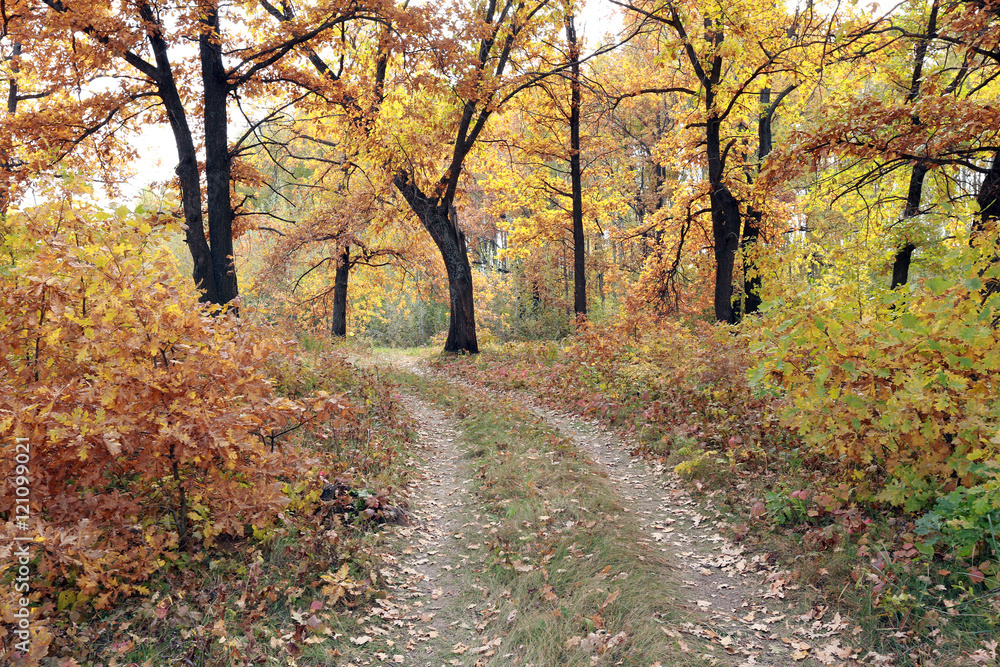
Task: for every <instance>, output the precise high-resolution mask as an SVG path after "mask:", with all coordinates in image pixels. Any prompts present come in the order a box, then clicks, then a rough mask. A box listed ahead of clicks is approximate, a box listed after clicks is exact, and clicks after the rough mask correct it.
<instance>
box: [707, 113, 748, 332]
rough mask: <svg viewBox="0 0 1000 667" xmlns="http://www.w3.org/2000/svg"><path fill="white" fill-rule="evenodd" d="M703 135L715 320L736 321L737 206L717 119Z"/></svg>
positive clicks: (739, 220) (738, 234)
mask: <svg viewBox="0 0 1000 667" xmlns="http://www.w3.org/2000/svg"><path fill="white" fill-rule="evenodd" d="M707 125H708V128H707V130H706V133H705V138H706V150H707V153H708V182H709V187H710V188H711V192H710V193H709V198H710V202H711V208H712V236H713V240H714V244H715V248H714V250H715V297H714V301H715V319H716V320H717V321H719V322H729V323H730V324H732V323H735V321H736V311H734V309H733V269H734V268H735V266H736V250H737V249H738V247H739V240H740V226H741V219H740V205H739V202H738V201H736V198H735V197H734V196H733V194H732V193H731V192H730V191H729V187H728V186H726V184H725V182H724V181H723V177H722V175H723V168H724V165H723V162H722V142H721V136H720V129H721V128H720V125H721V123H720V122H719V119H718V117H716V116H715V115H714V113H713V115H712V116H710V117H709V119H708V123H707Z"/></svg>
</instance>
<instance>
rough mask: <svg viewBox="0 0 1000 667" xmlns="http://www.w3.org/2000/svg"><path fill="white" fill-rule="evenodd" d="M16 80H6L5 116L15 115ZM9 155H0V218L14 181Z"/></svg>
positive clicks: (14, 52) (16, 53)
mask: <svg viewBox="0 0 1000 667" xmlns="http://www.w3.org/2000/svg"><path fill="white" fill-rule="evenodd" d="M21 48H22V47H21V44H20V43H19V42H15V43H14V47H13V49H12V51H11V55H10V59H11V60H12V61H13V62H12V63H11V66H10V71H11V74H17V73H18V70H19V68H18V65H17V57H18V56H20V55H21ZM17 102H18V97H17V79H16V78H14V77H13V76H12V77H11V78H10V79H8V83H7V115H8V116H13V115H14V114H16V113H17ZM11 157H12V156H11V155H9V154H7V153H6V152H4V153H3V154H0V169H2V170H3V182H2V184H0V216H4V217H5V216H6V215H7V208H8V207H9V206H10V188H11V183H12V182H13V180H14V178H13V177H14V174H13V173H12V171H13V165H12V164H11Z"/></svg>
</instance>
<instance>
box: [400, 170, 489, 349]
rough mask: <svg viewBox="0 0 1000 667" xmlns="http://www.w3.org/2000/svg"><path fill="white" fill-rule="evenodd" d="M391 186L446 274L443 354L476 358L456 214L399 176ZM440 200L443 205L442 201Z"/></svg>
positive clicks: (467, 270)
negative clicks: (447, 300)
mask: <svg viewBox="0 0 1000 667" xmlns="http://www.w3.org/2000/svg"><path fill="white" fill-rule="evenodd" d="M393 184H394V185H395V186H396V189H397V190H399V192H400V194H402V195H403V198H404V199H405V200H406V202H407V203H408V204H409V205H410V208H411V209H413V212H414V213H415V214H416V216H417V218H418V219H419V220H420V223H421V224H422V225H423V226H424V229H426V230H427V231H428V232H429V233H430V235H431V238H432V239H434V244H435V245H437V247H438V250H439V251H440V252H441V258H442V259H443V260H444V267H445V270H446V271H447V272H448V293H449V296H450V300H451V318H450V322H449V325H448V339H447V340H446V341H445V344H444V351H445V352H468V353H469V354H478V352H479V343H478V342H477V341H476V313H475V302H474V300H473V294H472V266H471V265H470V264H469V251H468V248H467V247H466V244H465V234H463V233H462V231H461V230H460V229H459V228H458V214H457V212H456V211H455V207H454V206H453V205H452V204H451V202H450V201H447V199H448V198H443V197H436V198H434V199H429V198H428V197H427V196H426V195H425V194H424V193H423V192H421V191H420V188H418V187H417V185H416V184H415V183H413V182H412V180H411V179H410V175H409V174H407V173H405V172H399V173H397V174H396V176H395V177H394V178H393ZM442 200H444V201H442Z"/></svg>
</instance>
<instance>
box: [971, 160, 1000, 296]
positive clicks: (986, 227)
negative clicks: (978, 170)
mask: <svg viewBox="0 0 1000 667" xmlns="http://www.w3.org/2000/svg"><path fill="white" fill-rule="evenodd" d="M976 201H977V202H978V203H979V211H980V213H979V219H977V220H976V221H975V222H974V223H973V224H972V238H973V240H975V238H976V237H977V236H978V235H980V234H984V233H987V232H989V231H991V229H992V228H993V227H994V226H995V225H996V224H997V222H998V221H1000V151H997V152H996V153H994V154H993V163H992V164H991V165H990V170H989V171H988V172H986V177H985V178H983V184H982V185H981V186H980V187H979V194H978V195H977V196H976ZM988 252H990V251H989V249H987V248H983V253H988ZM992 254H993V256H992V258H991V262H993V263H996V262H998V261H1000V248H997V247H996V246H995V245H994V247H993V249H992ZM984 272H985V269H984ZM997 292H1000V280H997V279H996V278H988V279H987V280H986V283H985V284H984V285H983V289H982V295H983V300H984V301H985V300H986V299H987V298H988V297H989V296H990V295H992V294H996V293H997Z"/></svg>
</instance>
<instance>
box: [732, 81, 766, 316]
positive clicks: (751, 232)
mask: <svg viewBox="0 0 1000 667" xmlns="http://www.w3.org/2000/svg"><path fill="white" fill-rule="evenodd" d="M758 101H759V102H760V108H761V112H760V117H759V118H758V119H757V172H758V173H760V169H761V167H762V166H763V164H764V158H766V157H767V156H768V155H770V153H771V149H772V148H773V146H774V140H773V132H772V129H771V119H772V118H773V117H774V113H773V110H772V109H771V89H770V88H768V87H764V88H761V90H760V94H759V95H758ZM763 220H764V214H763V213H762V212H761V211H758V210H757V209H756V208H754V207H753V206H747V214H746V216H745V219H744V223H743V238H742V239H741V240H740V248H741V250H742V251H743V295H744V296H743V312H742V313H736V317H742V316H743V315H749V314H751V313H756V312H757V311H758V310H760V304H761V298H760V286H761V279H760V275H758V274H757V272H756V271H755V270H754V268H755V267H754V266H753V265H752V264H750V263H749V262H747V260H746V255H747V253H748V252H750V251H751V250H752V248H753V247H754V245H756V243H757V242H758V241H759V240H760V228H761V225H762V223H763Z"/></svg>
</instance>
